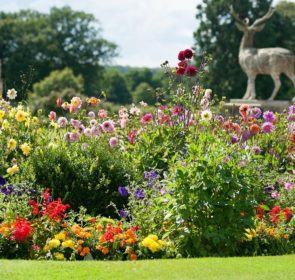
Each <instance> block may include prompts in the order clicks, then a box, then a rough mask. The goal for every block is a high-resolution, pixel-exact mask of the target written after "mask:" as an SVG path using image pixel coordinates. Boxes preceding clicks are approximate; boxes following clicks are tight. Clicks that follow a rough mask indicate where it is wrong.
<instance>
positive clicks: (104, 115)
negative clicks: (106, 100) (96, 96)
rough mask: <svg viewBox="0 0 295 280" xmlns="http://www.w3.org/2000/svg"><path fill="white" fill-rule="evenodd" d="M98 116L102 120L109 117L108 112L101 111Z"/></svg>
mask: <svg viewBox="0 0 295 280" xmlns="http://www.w3.org/2000/svg"><path fill="white" fill-rule="evenodd" d="M97 116H98V117H99V118H100V119H104V118H106V117H107V116H108V112H107V111H106V110H103V109H102V110H99V111H98V113H97Z"/></svg>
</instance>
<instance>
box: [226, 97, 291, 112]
mask: <svg viewBox="0 0 295 280" xmlns="http://www.w3.org/2000/svg"><path fill="white" fill-rule="evenodd" d="M242 104H248V105H250V106H251V107H260V108H261V109H262V110H263V111H266V110H270V111H273V112H283V111H284V110H286V109H288V107H289V106H290V105H291V102H289V101H282V100H273V101H269V100H246V99H230V102H229V103H225V108H226V109H229V110H230V111H233V112H236V110H238V109H239V107H240V106H241V105H242Z"/></svg>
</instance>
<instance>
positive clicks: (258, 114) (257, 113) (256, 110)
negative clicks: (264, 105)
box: [249, 107, 262, 119]
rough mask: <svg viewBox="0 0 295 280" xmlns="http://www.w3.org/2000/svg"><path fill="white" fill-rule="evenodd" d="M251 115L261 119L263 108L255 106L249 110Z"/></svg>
mask: <svg viewBox="0 0 295 280" xmlns="http://www.w3.org/2000/svg"><path fill="white" fill-rule="evenodd" d="M249 111H250V112H249V115H250V116H251V117H253V118H255V119H259V118H260V117H261V114H262V112H261V109H260V108H259V107H254V108H251V109H250V110H249Z"/></svg>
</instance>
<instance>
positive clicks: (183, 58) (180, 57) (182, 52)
mask: <svg viewBox="0 0 295 280" xmlns="http://www.w3.org/2000/svg"><path fill="white" fill-rule="evenodd" d="M178 59H179V60H181V61H183V60H185V56H184V51H180V52H179V53H178Z"/></svg>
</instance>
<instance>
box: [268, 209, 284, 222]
mask: <svg viewBox="0 0 295 280" xmlns="http://www.w3.org/2000/svg"><path fill="white" fill-rule="evenodd" d="M281 210H282V209H281V207H280V206H274V207H273V208H272V209H271V211H270V212H269V214H270V215H271V217H272V219H271V221H272V223H279V222H280V217H279V215H280V212H281Z"/></svg>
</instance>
